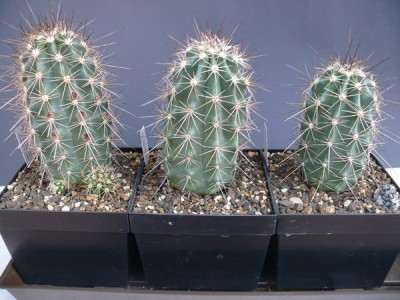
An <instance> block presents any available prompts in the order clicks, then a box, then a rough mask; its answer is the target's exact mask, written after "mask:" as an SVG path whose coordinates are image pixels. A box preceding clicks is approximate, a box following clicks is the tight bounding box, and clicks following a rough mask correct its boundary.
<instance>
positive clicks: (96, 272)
mask: <svg viewBox="0 0 400 300" xmlns="http://www.w3.org/2000/svg"><path fill="white" fill-rule="evenodd" d="M122 150H124V151H128V150H134V149H122ZM135 151H137V150H135ZM21 170H22V169H21ZM14 180H15V178H14V179H13V180H12V181H11V182H13V181H14ZM4 192H5V191H3V193H4ZM3 193H1V194H0V197H1V195H2V194H3ZM0 233H1V235H2V237H3V239H4V241H5V244H6V246H7V248H8V250H9V251H10V253H11V256H12V260H13V263H14V266H15V268H16V270H17V272H18V273H19V275H20V277H21V278H22V280H23V281H24V282H25V283H27V284H40V285H63V286H85V287H101V286H103V287H126V286H127V285H128V252H129V250H128V235H129V223H128V214H127V213H115V212H110V213H106V212H49V211H28V210H11V209H3V210H0Z"/></svg>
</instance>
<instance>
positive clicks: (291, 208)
mask: <svg viewBox="0 0 400 300" xmlns="http://www.w3.org/2000/svg"><path fill="white" fill-rule="evenodd" d="M299 166H300V160H299V157H298V154H297V153H293V152H292V151H287V152H285V153H283V152H275V153H269V154H268V169H269V173H270V177H271V183H272V187H273V193H274V197H275V201H276V203H277V205H278V211H279V213H280V214H354V213H358V214H364V213H371V214H378V213H400V210H399V208H398V207H397V208H396V209H393V205H392V207H391V208H392V209H390V206H384V205H380V204H379V203H378V202H379V201H378V198H379V197H378V193H375V192H376V191H377V190H378V191H380V190H381V189H382V187H383V186H385V185H392V186H393V185H394V183H393V181H392V179H391V178H390V177H389V175H388V174H387V173H386V172H385V170H384V169H383V168H382V167H381V166H380V165H379V164H378V163H377V161H376V160H374V159H371V162H370V164H369V166H368V168H367V169H366V170H365V172H364V174H362V175H361V176H360V178H359V180H358V184H357V185H356V186H354V187H353V188H352V190H351V191H347V192H342V193H336V192H324V191H317V189H316V188H315V187H309V186H308V185H307V183H306V182H305V181H304V180H303V177H302V174H301V168H300V167H299ZM396 189H397V194H394V198H395V200H396V199H397V201H398V200H399V199H398V197H399V190H398V188H397V187H396ZM396 197H397V198H396Z"/></svg>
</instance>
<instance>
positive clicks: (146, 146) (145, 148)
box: [140, 126, 150, 165]
mask: <svg viewBox="0 0 400 300" xmlns="http://www.w3.org/2000/svg"><path fill="white" fill-rule="evenodd" d="M140 141H141V142H142V149H143V159H144V163H145V165H147V163H148V162H149V156H150V152H149V142H148V140H147V135H146V129H145V127H144V126H142V128H141V129H140Z"/></svg>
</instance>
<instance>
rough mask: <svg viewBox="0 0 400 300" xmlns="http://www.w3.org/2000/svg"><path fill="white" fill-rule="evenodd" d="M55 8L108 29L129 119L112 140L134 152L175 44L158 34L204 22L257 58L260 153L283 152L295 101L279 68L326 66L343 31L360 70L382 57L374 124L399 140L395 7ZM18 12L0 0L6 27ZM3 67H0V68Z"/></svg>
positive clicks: (205, 3) (398, 18)
mask: <svg viewBox="0 0 400 300" xmlns="http://www.w3.org/2000/svg"><path fill="white" fill-rule="evenodd" d="M29 3H31V5H32V7H33V9H34V10H35V11H37V12H40V13H41V14H46V12H48V10H49V0H29ZM62 6H63V12H64V15H65V16H70V15H71V14H72V13H74V14H75V17H76V19H77V20H78V21H90V20H92V19H95V21H94V22H93V23H92V24H91V25H90V26H89V28H90V29H92V30H93V31H94V36H95V37H100V36H102V35H105V34H107V33H110V32H114V31H117V32H116V33H114V34H113V35H112V36H111V37H110V38H109V39H106V42H109V41H114V42H115V43H116V44H115V45H111V46H109V47H108V48H107V49H106V54H111V53H114V55H113V56H112V57H111V60H110V62H111V63H112V64H114V65H118V66H125V67H128V68H130V69H129V70H122V69H113V70H112V71H113V73H114V74H116V75H117V76H118V78H117V80H118V82H119V83H121V84H123V86H122V87H117V90H120V92H121V95H122V97H123V98H122V100H121V101H120V103H119V105H120V106H121V107H122V108H123V109H126V110H128V111H130V112H132V113H134V114H135V115H136V116H137V117H136V118H135V117H131V116H129V115H124V116H122V121H123V123H125V124H126V125H127V130H125V131H123V132H122V136H123V138H124V140H125V142H126V144H127V145H128V146H137V147H139V146H140V139H139V134H138V132H137V131H138V129H139V128H140V127H141V126H142V125H147V124H149V123H151V120H152V119H146V118H138V117H140V116H151V115H154V113H155V108H156V106H154V105H149V106H146V107H141V106H140V104H142V103H144V102H147V101H149V100H151V99H153V98H154V97H156V96H157V88H156V83H157V82H158V81H159V80H160V78H161V75H159V74H158V75H157V74H156V73H159V72H160V71H162V70H163V69H164V67H163V66H162V65H161V64H157V63H165V62H168V61H169V59H170V57H171V54H172V52H173V51H174V49H175V48H176V47H177V46H176V43H175V42H174V41H173V40H172V39H170V38H169V37H168V35H171V36H173V37H175V38H176V39H178V40H184V39H185V36H186V34H188V35H193V34H194V29H193V26H192V24H193V19H194V18H195V19H196V20H197V22H198V24H199V25H200V26H201V27H203V28H204V27H206V26H207V24H208V25H209V26H210V27H211V28H212V29H214V30H218V29H219V27H220V24H221V22H222V20H223V19H224V18H225V22H224V29H225V32H226V33H227V34H230V33H231V32H232V31H233V30H234V28H235V27H236V26H237V25H238V24H240V30H239V32H238V34H237V37H236V39H235V42H239V43H242V44H243V46H245V47H247V53H248V54H249V55H260V54H262V55H264V56H262V57H259V58H255V59H254V60H253V61H252V65H253V66H254V69H255V71H256V78H257V79H258V82H259V83H260V84H262V85H263V86H264V87H265V88H266V89H268V90H269V91H268V92H266V91H264V90H262V89H259V90H258V92H257V94H256V96H257V99H258V101H260V102H261V103H260V104H259V105H258V112H259V113H260V114H261V115H262V116H264V117H265V118H266V119H267V120H268V127H269V145H270V148H284V147H286V146H287V145H289V143H290V141H291V140H292V139H293V138H294V137H295V136H296V134H297V131H296V128H297V127H296V125H297V124H296V122H291V121H287V122H285V121H284V120H285V119H286V118H287V117H288V116H289V115H290V113H291V112H293V107H291V106H290V105H289V103H299V101H300V99H299V94H300V91H301V87H300V86H299V85H298V84H299V83H301V82H300V81H299V80H298V77H304V76H303V75H301V74H300V73H298V72H296V71H294V70H293V69H291V68H289V67H288V66H287V65H290V66H293V67H294V68H296V69H299V70H301V71H305V66H307V68H308V69H310V70H311V69H312V68H313V67H314V66H317V65H319V64H320V63H321V58H323V59H325V60H329V57H330V56H331V55H334V54H335V53H338V54H341V55H344V54H345V51H346V48H347V43H348V36H349V33H350V32H351V37H352V38H353V39H354V42H355V43H356V44H357V43H358V42H360V43H361V46H360V50H359V52H358V53H359V55H360V56H363V57H365V58H366V57H368V56H369V55H370V54H371V53H372V52H374V56H373V58H372V60H371V61H370V63H369V65H370V66H372V65H374V64H376V63H379V62H380V61H381V60H383V59H385V58H388V57H390V59H389V60H388V61H386V62H385V63H384V64H382V65H381V66H380V67H378V68H377V69H376V70H375V72H376V73H378V74H380V73H382V74H381V75H380V76H379V80H378V82H379V83H380V84H381V86H391V85H394V86H393V87H392V88H391V89H390V90H387V91H386V92H385V93H384V98H385V99H387V100H388V102H387V106H386V107H385V108H384V109H385V111H387V112H390V114H391V115H393V116H396V118H397V120H393V119H387V120H385V122H384V124H383V125H384V127H386V128H387V129H389V130H390V131H391V132H392V133H395V134H397V135H400V105H399V103H400V99H399V98H400V96H399V95H400V85H399V71H400V1H398V0H391V1H390V0H386V1H384V0H381V1H378V0H375V1H371V0H370V1H367V0H363V1H356V0H347V1H344V0H343V1H339V0H336V1H333V0H330V1H322V0H321V1H316V0H308V1H306V0H303V1H300V0H297V1H295V0H293V1H265V0H232V1H228V0H201V1H200V0H199V1H188V0H173V1H172V0H171V1H166V0H164V1H163V0H147V1H145V0H142V1H133V0H131V1H128V0H86V1H83V0H68V1H67V0H64V1H63V4H62ZM18 9H19V10H21V11H22V12H23V13H24V14H25V15H30V14H29V10H28V7H27V5H26V4H25V0H12V1H11V0H9V1H7V0H1V1H0V19H1V20H4V21H5V22H7V23H10V24H13V25H17V24H19V23H21V22H23V19H22V17H21V16H20V15H19V14H18ZM17 37H18V32H17V31H15V30H13V29H10V28H9V27H8V26H7V25H5V24H1V23H0V40H5V39H13V38H17ZM308 45H309V46H311V47H312V48H314V49H315V50H316V52H318V54H319V56H320V57H321V58H320V57H319V56H318V55H317V54H316V53H315V52H314V51H312V50H311V49H310V47H309V46H308ZM9 53H11V51H10V49H9V48H8V47H7V46H6V45H5V44H4V43H1V44H0V54H9ZM325 62H326V61H325ZM6 63H7V62H6V61H4V60H2V62H1V65H4V64H6ZM154 74H156V75H154ZM0 85H3V86H4V83H1V82H0ZM11 95H12V93H1V94H0V98H1V100H2V101H4V100H5V99H6V98H7V97H10V96H11ZM389 101H393V102H395V104H394V103H390V102H389ZM256 123H257V125H258V126H259V127H260V128H262V127H263V120H262V119H260V118H256ZM12 124H13V116H12V114H11V113H10V112H8V111H0V141H1V142H2V145H1V148H0V149H1V150H0V166H1V167H0V184H5V183H7V182H8V181H9V179H10V177H11V174H13V172H15V171H16V170H17V169H18V167H20V166H21V164H22V162H23V160H22V156H21V154H20V153H19V151H17V152H15V153H14V154H13V155H12V156H10V153H11V152H12V150H13V149H14V148H15V147H16V145H17V143H16V140H15V138H14V137H12V138H10V139H8V140H7V141H5V142H3V141H4V140H5V138H6V137H7V136H8V135H9V131H8V130H9V128H10V127H11V125H12ZM252 138H253V141H254V143H255V144H256V146H257V147H263V145H264V143H263V134H262V131H260V132H254V133H253V135H252ZM398 139H400V138H398ZM386 141H387V143H386V144H385V145H382V146H381V147H380V148H379V151H380V154H381V155H382V156H383V157H384V158H385V159H386V160H387V161H388V162H389V163H390V165H391V166H392V167H400V155H399V154H398V153H399V150H400V146H399V145H398V144H395V143H394V142H391V141H390V140H388V139H386Z"/></svg>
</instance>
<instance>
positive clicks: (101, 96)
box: [96, 93, 103, 101]
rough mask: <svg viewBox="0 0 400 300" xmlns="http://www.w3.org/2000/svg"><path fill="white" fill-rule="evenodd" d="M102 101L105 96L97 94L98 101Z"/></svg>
mask: <svg viewBox="0 0 400 300" xmlns="http://www.w3.org/2000/svg"><path fill="white" fill-rule="evenodd" d="M101 99H103V94H102V93H98V94H96V100H97V101H99V100H101Z"/></svg>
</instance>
